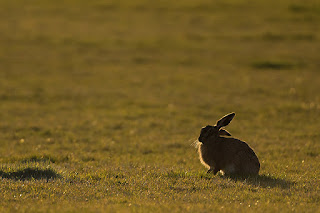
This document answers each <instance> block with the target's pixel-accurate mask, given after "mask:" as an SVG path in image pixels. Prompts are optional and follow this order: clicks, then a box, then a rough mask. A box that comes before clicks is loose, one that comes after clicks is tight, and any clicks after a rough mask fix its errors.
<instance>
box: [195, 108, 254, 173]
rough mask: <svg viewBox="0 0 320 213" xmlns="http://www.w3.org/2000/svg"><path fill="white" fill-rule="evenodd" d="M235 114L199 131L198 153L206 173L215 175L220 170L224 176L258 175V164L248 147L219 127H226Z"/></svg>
mask: <svg viewBox="0 0 320 213" xmlns="http://www.w3.org/2000/svg"><path fill="white" fill-rule="evenodd" d="M234 116H235V113H230V114H228V115H225V116H224V117H222V118H221V119H220V120H218V121H217V124H216V125H214V126H210V125H208V126H206V127H204V128H202V129H201V133H200V136H199V139H198V141H199V142H198V144H197V147H198V152H199V156H200V161H201V163H202V164H203V165H204V166H205V167H207V168H208V169H209V170H208V173H210V172H213V173H214V174H216V173H217V172H219V171H220V170H221V171H222V173H224V174H226V175H258V173H259V170H260V163H259V160H258V157H257V156H256V154H255V153H254V151H253V150H252V149H251V148H250V147H249V145H248V144H247V143H245V142H243V141H241V140H239V139H236V138H230V137H224V136H231V135H230V133H229V132H227V131H226V130H224V129H221V127H224V126H227V125H228V124H229V123H230V122H231V120H232V119H233V118H234Z"/></svg>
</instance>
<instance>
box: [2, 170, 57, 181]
mask: <svg viewBox="0 0 320 213" xmlns="http://www.w3.org/2000/svg"><path fill="white" fill-rule="evenodd" d="M0 177H2V178H6V179H13V180H32V179H34V180H40V179H46V180H49V179H55V178H59V177H60V175H59V174H58V173H57V172H55V171H54V170H52V169H39V168H25V169H20V170H18V171H13V172H4V171H2V170H0Z"/></svg>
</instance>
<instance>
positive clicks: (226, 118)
mask: <svg viewBox="0 0 320 213" xmlns="http://www.w3.org/2000/svg"><path fill="white" fill-rule="evenodd" d="M235 115H236V113H234V112H233V113H230V114H228V115H225V116H224V117H223V118H221V119H220V120H218V121H217V127H218V128H221V127H224V126H227V125H228V124H229V123H230V122H231V120H232V119H233V118H234V116H235Z"/></svg>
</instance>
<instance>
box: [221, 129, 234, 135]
mask: <svg viewBox="0 0 320 213" xmlns="http://www.w3.org/2000/svg"><path fill="white" fill-rule="evenodd" d="M219 135H220V136H221V135H225V136H231V134H230V133H229V132H228V131H227V130H225V129H220V130H219Z"/></svg>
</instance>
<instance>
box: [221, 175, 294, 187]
mask: <svg viewBox="0 0 320 213" xmlns="http://www.w3.org/2000/svg"><path fill="white" fill-rule="evenodd" d="M223 178H230V179H232V180H234V181H235V182H237V181H244V182H246V183H248V184H250V185H253V186H260V187H263V188H275V187H278V188H282V189H287V188H290V187H291V186H293V185H294V184H295V183H294V182H292V181H288V180H285V179H282V178H277V177H272V176H269V175H258V176H250V177H243V176H223Z"/></svg>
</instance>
